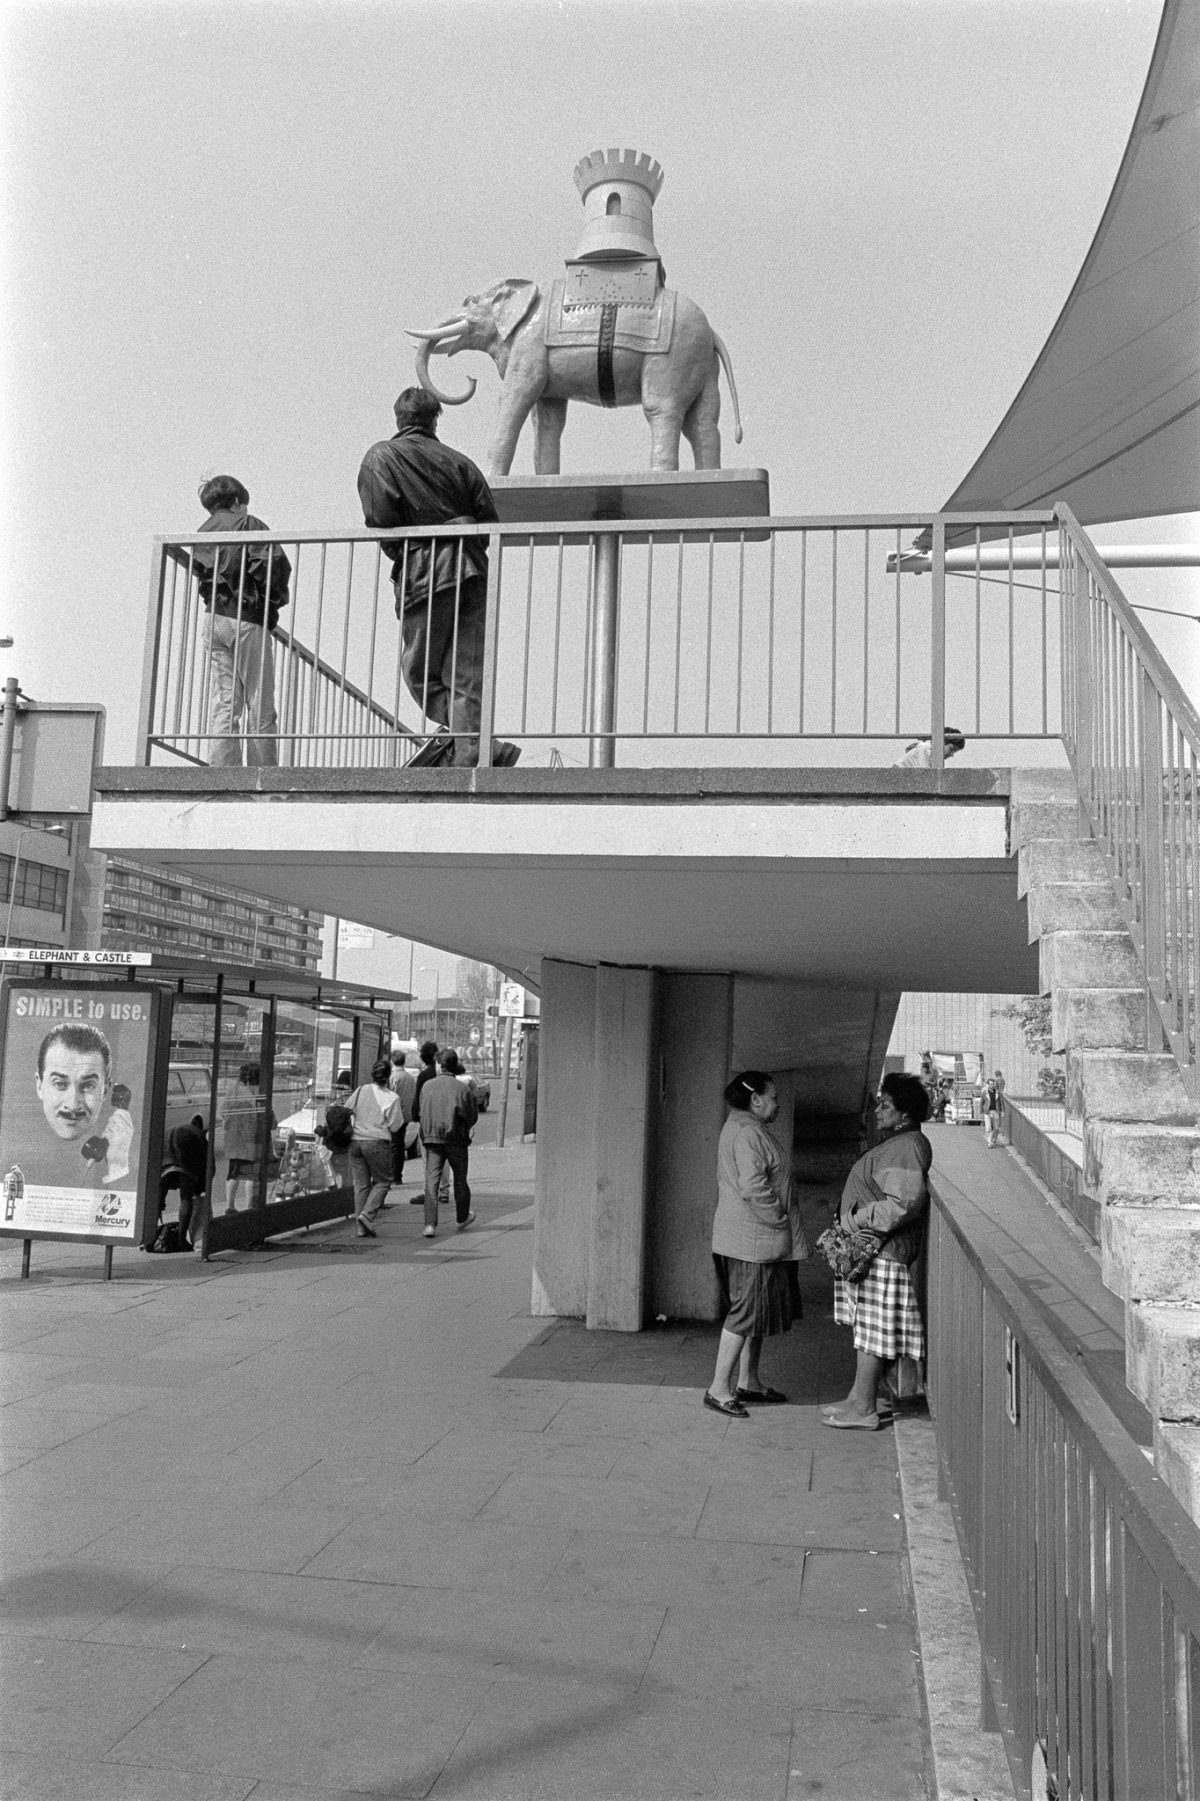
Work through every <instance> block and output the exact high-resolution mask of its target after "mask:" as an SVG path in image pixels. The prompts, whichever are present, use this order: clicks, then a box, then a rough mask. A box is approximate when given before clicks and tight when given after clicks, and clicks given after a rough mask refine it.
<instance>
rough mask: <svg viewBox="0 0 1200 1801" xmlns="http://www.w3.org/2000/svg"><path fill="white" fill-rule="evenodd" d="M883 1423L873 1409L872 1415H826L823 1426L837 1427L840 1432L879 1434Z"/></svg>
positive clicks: (823, 1418)
mask: <svg viewBox="0 0 1200 1801" xmlns="http://www.w3.org/2000/svg"><path fill="white" fill-rule="evenodd" d="M882 1423H883V1422H882V1421H881V1420H880V1418H879V1415H878V1414H877V1413H876V1412H875V1410H874V1408H872V1410H871V1412H870V1413H826V1414H823V1415H822V1418H821V1424H822V1425H823V1426H836V1427H837V1429H838V1431H839V1432H878V1430H879V1428H880V1426H881V1425H882Z"/></svg>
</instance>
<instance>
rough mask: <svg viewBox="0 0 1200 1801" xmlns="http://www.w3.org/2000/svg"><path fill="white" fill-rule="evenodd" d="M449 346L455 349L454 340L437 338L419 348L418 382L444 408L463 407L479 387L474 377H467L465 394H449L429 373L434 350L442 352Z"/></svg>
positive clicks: (429, 339)
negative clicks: (431, 354)
mask: <svg viewBox="0 0 1200 1801" xmlns="http://www.w3.org/2000/svg"><path fill="white" fill-rule="evenodd" d="M413 335H414V336H415V335H416V334H415V333H414V334H413ZM448 344H449V345H450V346H451V348H453V347H454V340H453V338H447V337H440V336H435V337H430V338H428V339H426V340H425V342H424V343H422V344H421V345H420V346H419V347H418V349H417V380H418V381H419V382H420V384H421V386H422V387H423V388H424V389H425V391H426V393H427V394H432V395H433V397H434V399H435V400H440V401H441V403H442V405H443V406H463V405H464V404H465V403H466V402H467V401H468V400H470V398H471V396H472V395H473V394H474V392H475V389H476V387H477V385H478V384H477V382H476V380H475V377H474V376H473V375H471V376H468V377H467V391H466V393H465V394H447V393H445V392H444V391H443V390H442V389H441V388H439V387H438V386H437V383H436V382H435V381H434V380H433V377H432V376H431V375H430V373H429V357H430V353H431V352H432V351H434V350H442V349H444V348H445V346H446V345H448Z"/></svg>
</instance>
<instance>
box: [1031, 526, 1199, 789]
mask: <svg viewBox="0 0 1200 1801" xmlns="http://www.w3.org/2000/svg"><path fill="white" fill-rule="evenodd" d="M1054 514H1055V517H1056V518H1057V519H1058V520H1059V522H1060V524H1061V525H1062V526H1063V527H1064V528H1065V529H1066V533H1067V536H1068V537H1069V538H1070V539H1071V542H1072V544H1073V545H1074V547H1075V549H1076V551H1077V552H1078V554H1079V556H1080V558H1081V559H1082V561H1083V562H1084V563H1086V565H1087V567H1088V569H1089V571H1090V573H1091V575H1092V577H1093V579H1094V580H1095V582H1096V585H1097V587H1099V588H1100V589H1102V590H1103V593H1104V596H1105V599H1106V600H1107V602H1108V604H1109V606H1110V607H1111V608H1112V611H1113V612H1114V613H1115V614H1116V616H1117V618H1118V619H1119V620H1120V621H1121V625H1122V627H1123V629H1124V631H1125V633H1126V635H1127V636H1128V637H1129V639H1130V641H1131V643H1132V644H1133V647H1134V649H1135V650H1136V652H1137V657H1138V662H1139V663H1140V665H1141V666H1142V668H1143V669H1144V671H1145V673H1146V674H1147V675H1148V676H1149V677H1150V680H1151V681H1152V682H1153V683H1154V686H1155V688H1156V689H1157V690H1158V692H1159V694H1160V695H1161V696H1162V699H1163V701H1164V702H1165V704H1166V706H1167V707H1168V709H1169V710H1170V712H1171V714H1172V715H1173V716H1174V718H1175V720H1176V722H1177V723H1178V724H1179V726H1180V728H1181V730H1182V731H1183V733H1184V736H1185V737H1186V738H1187V739H1188V741H1189V743H1190V744H1191V746H1192V748H1193V750H1194V751H1195V752H1196V755H1197V759H1198V760H1200V712H1197V710H1196V708H1195V706H1194V705H1193V703H1192V702H1191V701H1190V700H1189V698H1188V696H1187V694H1186V693H1185V692H1184V690H1183V688H1182V687H1181V685H1180V682H1179V678H1178V676H1177V675H1176V674H1175V672H1174V670H1173V669H1172V668H1171V667H1170V665H1169V664H1168V663H1167V662H1166V661H1165V660H1164V658H1163V654H1162V651H1161V650H1160V649H1159V647H1158V645H1157V644H1156V643H1155V642H1154V639H1153V638H1152V637H1151V636H1150V634H1149V632H1148V631H1147V630H1146V628H1145V626H1144V625H1143V624H1142V622H1141V620H1140V619H1139V618H1138V616H1137V614H1136V613H1135V612H1134V611H1133V608H1132V607H1131V606H1130V604H1129V602H1128V601H1127V600H1126V598H1125V596H1124V594H1123V593H1122V592H1121V588H1120V585H1119V583H1118V582H1117V581H1116V580H1115V579H1114V577H1113V573H1112V571H1111V570H1110V569H1109V568H1108V566H1107V564H1105V563H1103V562H1102V561H1101V559H1100V557H1099V555H1098V553H1097V551H1096V547H1095V545H1094V544H1093V543H1092V541H1091V539H1090V538H1089V537H1088V535H1087V533H1086V531H1085V530H1084V528H1083V527H1082V525H1080V523H1079V521H1078V519H1076V517H1075V515H1074V513H1073V512H1072V511H1071V509H1070V507H1068V506H1066V505H1064V504H1063V503H1062V502H1061V501H1060V502H1059V504H1058V505H1057V506H1056V507H1055V509H1054Z"/></svg>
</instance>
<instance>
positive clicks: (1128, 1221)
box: [1100, 1206, 1200, 1306]
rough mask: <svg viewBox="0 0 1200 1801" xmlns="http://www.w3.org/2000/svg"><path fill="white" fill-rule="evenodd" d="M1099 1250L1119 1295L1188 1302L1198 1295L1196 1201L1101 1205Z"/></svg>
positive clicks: (1199, 1211)
mask: <svg viewBox="0 0 1200 1801" xmlns="http://www.w3.org/2000/svg"><path fill="white" fill-rule="evenodd" d="M1100 1254H1101V1267H1102V1270H1103V1273H1104V1282H1105V1286H1106V1287H1107V1288H1111V1289H1112V1291H1113V1293H1114V1294H1119V1295H1120V1296H1121V1298H1122V1300H1124V1301H1127V1302H1128V1301H1150V1302H1153V1303H1154V1304H1155V1305H1162V1306H1187V1305H1189V1304H1190V1303H1191V1302H1192V1301H1193V1300H1194V1299H1195V1297H1196V1296H1197V1295H1200V1206H1196V1207H1163V1208H1152V1209H1151V1208H1146V1207H1105V1208H1104V1209H1103V1211H1102V1213H1101V1216H1100Z"/></svg>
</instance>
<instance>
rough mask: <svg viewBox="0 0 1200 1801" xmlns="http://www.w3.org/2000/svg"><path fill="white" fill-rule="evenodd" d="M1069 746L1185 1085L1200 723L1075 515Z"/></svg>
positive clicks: (1061, 511)
mask: <svg viewBox="0 0 1200 1801" xmlns="http://www.w3.org/2000/svg"><path fill="white" fill-rule="evenodd" d="M1056 511H1057V513H1058V516H1059V519H1060V527H1061V550H1060V559H1061V568H1062V586H1063V632H1064V640H1065V644H1064V651H1065V654H1064V662H1063V737H1064V740H1065V742H1066V745H1067V750H1068V753H1069V755H1070V757H1071V761H1072V764H1073V765H1074V769H1075V775H1076V779H1077V782H1078V785H1079V796H1080V802H1081V804H1082V806H1083V808H1084V811H1085V813H1086V815H1087V818H1088V822H1089V824H1090V826H1091V829H1092V834H1093V836H1094V837H1095V838H1096V840H1097V842H1098V843H1099V845H1100V847H1101V849H1102V850H1103V852H1104V855H1105V858H1106V860H1107V862H1108V868H1109V873H1110V874H1111V876H1112V880H1113V886H1114V889H1115V891H1116V894H1117V898H1118V900H1119V901H1120V903H1121V906H1122V907H1123V909H1124V912H1125V917H1126V919H1127V921H1128V924H1129V930H1130V932H1131V934H1132V936H1133V940H1134V943H1135V944H1136V946H1137V948H1138V951H1139V953H1140V955H1141V959H1142V964H1143V968H1144V971H1145V976H1146V982H1147V985H1148V987H1149V990H1150V993H1151V995H1152V996H1153V998H1154V1001H1155V1004H1156V1006H1157V1008H1158V1011H1159V1015H1160V1017H1161V1019H1162V1023H1163V1028H1164V1030H1165V1032H1166V1034H1167V1039H1168V1042H1169V1043H1170V1046H1171V1049H1172V1050H1173V1051H1174V1053H1175V1058H1176V1061H1177V1062H1178V1064H1179V1067H1180V1070H1181V1072H1182V1074H1183V1078H1184V1081H1185V1083H1186V1084H1187V1086H1188V1089H1189V1091H1190V1092H1191V1093H1192V1094H1193V1095H1197V1096H1200V1068H1198V1065H1197V1045H1196V1033H1197V999H1196V973H1197V971H1196V951H1197V937H1198V932H1197V902H1198V896H1200V780H1198V768H1200V715H1198V714H1197V713H1196V710H1195V708H1194V707H1193V706H1192V704H1191V702H1190V701H1189V700H1188V698H1187V696H1186V695H1185V694H1184V692H1183V689H1182V688H1181V687H1180V685H1179V683H1178V681H1177V680H1176V679H1175V677H1174V675H1173V674H1172V673H1171V671H1170V670H1169V669H1168V668H1167V666H1166V664H1165V663H1164V661H1163V659H1162V656H1161V654H1160V653H1159V651H1158V650H1157V648H1156V646H1155V645H1154V643H1153V640H1152V639H1151V638H1149V637H1148V635H1147V634H1146V632H1145V630H1144V629H1143V627H1142V626H1141V624H1140V623H1139V622H1138V620H1137V618H1136V616H1135V615H1134V613H1133V612H1132V611H1131V609H1130V607H1129V604H1128V602H1127V601H1126V599H1125V597H1124V595H1123V594H1122V593H1121V590H1120V588H1119V587H1118V586H1117V584H1116V582H1115V581H1114V580H1113V578H1112V576H1111V574H1110V573H1109V571H1108V570H1107V569H1106V568H1105V567H1104V565H1103V564H1102V563H1101V562H1100V561H1099V559H1098V557H1097V556H1096V553H1095V550H1094V549H1093V547H1092V546H1091V544H1090V543H1089V542H1088V540H1087V538H1086V537H1085V536H1084V534H1083V532H1082V531H1081V530H1080V527H1079V525H1078V523H1077V521H1076V520H1075V519H1074V517H1073V516H1072V514H1071V513H1070V512H1069V511H1068V509H1067V508H1066V507H1059V508H1057V509H1056Z"/></svg>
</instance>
